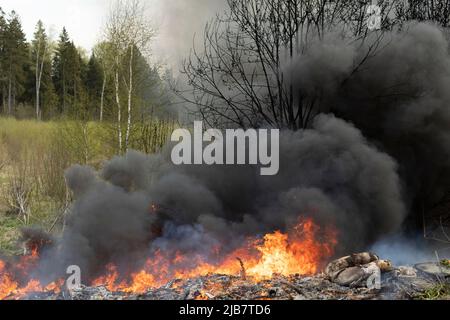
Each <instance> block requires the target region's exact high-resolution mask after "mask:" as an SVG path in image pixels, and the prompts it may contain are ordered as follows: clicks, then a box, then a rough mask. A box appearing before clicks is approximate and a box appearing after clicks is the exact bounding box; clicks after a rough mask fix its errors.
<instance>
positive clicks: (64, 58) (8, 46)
mask: <svg viewBox="0 0 450 320" xmlns="http://www.w3.org/2000/svg"><path fill="white" fill-rule="evenodd" d="M127 6H128V4H126V5H125V4H120V3H119V5H118V6H117V7H116V9H115V11H112V12H111V19H110V22H109V24H108V26H107V27H106V29H107V30H106V31H107V34H108V36H107V37H106V38H105V39H104V40H103V41H102V42H100V43H98V44H97V45H96V46H95V47H94V49H93V50H92V53H91V54H90V56H88V55H87V54H86V52H85V50H84V49H83V48H79V47H77V46H76V45H75V43H74V42H73V40H71V38H70V35H69V33H68V32H67V30H66V29H65V28H63V30H62V31H61V33H60V35H59V37H58V39H57V41H52V39H51V37H49V35H48V31H47V30H46V28H45V26H44V23H43V22H42V21H39V22H38V23H37V25H36V29H35V33H34V37H33V39H32V41H30V42H27V40H26V36H25V33H24V31H23V28H22V24H21V21H20V17H19V16H18V14H17V13H16V12H14V11H12V12H11V13H9V14H6V13H5V12H3V11H2V10H1V9H0V98H1V99H0V103H1V113H2V114H3V115H9V116H19V115H21V114H22V113H24V111H23V110H26V115H27V116H31V115H32V116H33V117H35V118H36V119H38V120H42V119H44V120H46V119H53V118H55V117H60V116H64V117H69V118H77V119H78V118H82V119H92V120H100V121H103V120H104V119H107V118H108V117H109V118H112V117H114V118H115V117H116V116H117V115H116V113H117V112H115V111H114V110H112V109H114V108H113V105H116V106H115V107H116V108H117V105H119V106H120V104H118V103H117V102H118V101H120V100H121V99H123V100H124V101H126V104H127V108H126V110H127V111H129V110H130V109H131V105H134V104H136V105H141V106H142V109H148V107H149V106H148V105H147V106H146V105H145V104H146V103H148V102H149V101H150V100H152V98H153V101H152V103H157V104H161V102H160V100H161V95H158V93H161V92H157V91H158V90H161V86H162V80H161V78H160V76H159V74H158V67H157V66H151V65H150V64H149V63H148V61H147V59H146V56H144V53H143V50H144V49H145V46H146V45H148V43H149V41H150V39H151V37H152V36H153V33H152V32H143V31H144V30H143V29H138V26H137V25H136V30H134V32H135V34H134V35H133V34H128V39H125V36H126V35H125V33H126V32H129V33H130V32H132V31H131V30H130V26H129V24H130V23H133V22H135V21H136V20H132V19H131V20H132V21H131V22H130V21H129V20H130V19H129V17H128V16H126V15H128V14H134V15H136V14H137V12H136V11H135V12H126V11H127V10H128V11H130V10H131V9H130V8H132V7H128V9H127ZM134 10H136V8H134ZM121 15H122V16H121ZM114 19H115V20H114ZM121 19H122V20H121ZM140 23H141V25H142V26H143V25H144V22H143V20H141V22H140ZM127 24H128V25H127ZM130 79H131V80H130ZM117 82H119V83H118V84H117ZM155 100H159V101H156V102H155ZM108 107H109V108H108ZM27 108H28V109H27ZM31 110H32V111H31ZM141 111H143V110H141ZM131 116H132V113H131V112H127V114H126V115H125V118H128V117H131ZM130 122H131V121H130ZM128 134H129V133H128Z"/></svg>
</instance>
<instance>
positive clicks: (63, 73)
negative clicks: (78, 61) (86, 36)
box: [53, 28, 71, 113]
mask: <svg viewBox="0 0 450 320" xmlns="http://www.w3.org/2000/svg"><path fill="white" fill-rule="evenodd" d="M70 46H71V42H70V39H69V34H68V33H67V30H66V28H63V30H62V33H61V35H60V37H59V42H58V45H57V49H56V53H55V57H54V59H53V83H54V86H55V90H56V93H57V95H58V99H59V111H60V112H61V113H65V112H66V111H67V106H68V104H69V101H68V89H69V88H68V83H69V76H68V74H69V72H68V71H69V62H70V61H69V57H68V56H69V51H70Z"/></svg>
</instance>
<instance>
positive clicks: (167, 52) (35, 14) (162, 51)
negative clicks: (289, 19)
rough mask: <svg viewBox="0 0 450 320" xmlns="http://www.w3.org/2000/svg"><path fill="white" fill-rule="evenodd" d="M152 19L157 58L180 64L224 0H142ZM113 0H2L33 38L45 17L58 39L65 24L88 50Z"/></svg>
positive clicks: (77, 42)
mask: <svg viewBox="0 0 450 320" xmlns="http://www.w3.org/2000/svg"><path fill="white" fill-rule="evenodd" d="M142 1H143V2H144V3H145V6H146V9H147V11H148V16H149V21H151V23H152V25H153V26H154V27H155V28H156V29H157V30H158V33H157V34H158V36H157V38H156V39H155V41H154V43H153V53H154V55H155V57H156V58H157V60H158V61H160V62H163V63H167V64H172V65H174V66H175V65H177V64H179V63H180V61H181V60H182V59H183V57H185V56H186V55H187V54H188V53H189V50H190V48H191V47H192V43H193V37H194V35H195V34H199V33H201V32H202V30H203V27H204V25H205V23H206V22H208V20H210V19H211V18H212V17H214V15H215V13H216V12H217V11H218V10H220V9H221V8H222V7H223V6H224V3H225V1H224V0H142ZM112 4H113V0H1V2H0V7H2V9H3V10H4V11H6V12H10V11H11V10H15V11H16V12H17V13H18V14H19V16H20V17H21V21H22V25H23V29H24V31H25V33H26V34H27V38H28V39H29V40H31V39H32V37H33V33H34V30H35V26H36V23H37V21H38V20H39V19H40V20H42V21H43V23H44V25H45V26H46V28H47V30H49V32H48V33H49V34H50V35H51V36H52V37H53V39H57V38H58V36H59V34H60V32H61V30H62V28H63V27H64V26H65V27H66V29H67V31H68V33H69V36H70V37H71V39H73V40H74V42H75V44H76V45H77V46H81V47H83V48H85V49H86V50H88V51H89V50H90V49H92V47H93V45H94V44H95V43H96V42H97V41H98V40H99V39H100V38H101V35H102V27H103V26H104V24H105V22H106V19H107V16H108V11H109V9H110V7H111V5H112Z"/></svg>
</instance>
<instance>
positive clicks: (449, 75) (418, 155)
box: [289, 22, 450, 229]
mask: <svg viewBox="0 0 450 320" xmlns="http://www.w3.org/2000/svg"><path fill="white" fill-rule="evenodd" d="M379 36H380V34H379V33H373V34H371V35H369V36H368V38H367V39H364V41H363V42H359V41H356V42H352V43H345V42H342V41H338V40H337V39H339V37H338V36H336V35H330V37H328V38H327V39H325V40H324V41H321V42H318V43H316V44H315V45H313V46H312V47H311V48H310V50H309V51H308V52H307V53H306V54H305V55H304V56H300V57H299V59H298V60H297V61H295V62H294V63H292V64H290V65H289V68H290V69H289V72H292V73H293V74H294V75H295V79H294V85H295V87H296V88H298V89H299V91H301V92H303V93H304V94H307V95H309V96H315V97H320V98H321V99H322V104H321V106H320V108H321V110H322V111H323V112H332V113H334V114H335V115H336V116H338V117H340V118H342V119H345V120H346V121H350V122H351V123H353V124H354V125H355V126H356V127H357V128H358V129H360V130H361V132H362V134H363V135H364V136H365V137H366V138H367V139H368V140H369V141H371V142H372V143H374V144H375V145H377V146H378V147H379V149H380V150H382V151H383V152H385V153H387V154H389V155H390V156H392V157H393V158H394V159H396V161H397V163H398V164H399V174H400V176H401V179H402V189H403V191H404V194H403V196H404V199H405V201H406V204H407V209H408V211H409V212H411V215H410V218H411V220H412V221H413V222H414V220H415V223H412V227H413V229H415V228H417V227H418V226H420V225H421V223H422V214H423V213H424V212H425V213H426V212H427V211H429V210H430V209H431V208H432V207H433V206H434V205H435V204H436V203H438V202H439V201H440V200H441V199H442V198H443V197H444V196H445V195H446V194H448V193H449V190H450V161H449V159H450V90H449V88H450V55H449V43H448V41H447V40H446V37H445V33H444V31H442V30H441V29H440V28H438V27H436V26H433V25H431V24H424V23H420V24H418V23H413V22H411V23H409V24H407V25H405V26H404V27H403V30H401V31H399V30H394V31H392V32H386V33H384V34H383V36H382V37H381V38H379ZM410 226H411V224H410Z"/></svg>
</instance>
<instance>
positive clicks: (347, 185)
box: [43, 115, 405, 276]
mask: <svg viewBox="0 0 450 320" xmlns="http://www.w3.org/2000/svg"><path fill="white" fill-rule="evenodd" d="M170 151H171V149H170V147H167V149H166V150H165V151H164V152H163V153H162V154H158V155H144V154H141V153H138V152H133V151H131V152H129V153H127V154H126V155H125V156H123V157H116V158H114V159H112V160H111V161H109V162H108V163H106V164H105V166H104V168H103V170H102V171H101V172H98V173H96V172H94V170H93V169H91V168H89V167H81V166H75V167H73V168H71V169H69V170H68V171H67V173H66V179H67V182H68V185H69V186H70V187H71V188H72V189H73V191H74V193H75V196H76V200H75V202H74V204H73V207H72V209H71V212H70V216H69V218H68V222H67V225H66V228H65V232H64V234H63V236H62V238H61V239H60V240H59V243H58V245H57V246H56V247H55V248H54V249H53V250H51V251H50V252H48V253H47V256H48V259H45V260H47V262H46V263H45V266H44V267H43V270H47V271H48V269H47V268H48V267H49V264H48V261H50V264H51V265H52V266H53V268H55V267H56V270H58V268H64V266H67V265H73V264H76V265H79V266H80V267H81V268H82V270H83V272H84V273H85V275H89V276H94V275H96V274H98V273H101V272H102V271H103V270H104V267H105V266H106V265H108V264H109V263H114V264H115V265H118V266H119V267H120V266H123V267H124V268H133V267H135V268H138V267H139V265H140V264H142V263H143V259H145V258H147V257H149V256H151V254H152V253H153V252H155V251H156V250H162V251H163V252H166V253H167V252H175V251H180V252H183V253H185V254H190V255H194V254H195V255H201V254H204V255H205V256H206V258H207V255H208V254H209V253H211V252H212V251H213V250H212V248H213V247H214V246H216V245H217V244H222V247H223V252H224V253H226V252H227V251H230V250H233V249H235V248H236V247H238V246H241V245H242V244H243V242H244V240H245V239H246V238H247V237H248V236H260V235H264V234H265V233H268V232H273V231H274V230H283V231H286V230H289V229H291V228H292V227H294V226H295V225H296V224H297V223H298V219H299V218H300V217H311V218H313V219H314V220H315V221H316V222H317V223H318V224H320V225H323V226H327V225H333V226H336V227H337V229H338V230H339V250H340V251H341V252H343V251H344V250H358V249H362V248H363V247H364V246H365V245H366V244H368V243H371V242H373V241H375V240H376V239H377V238H378V237H379V236H380V235H383V234H388V233H390V232H393V231H395V230H397V229H398V228H399V227H400V226H401V224H402V222H403V219H404V217H405V208H404V205H403V202H402V199H401V189H400V183H399V179H398V176H397V165H396V163H395V161H394V160H393V159H392V158H391V157H389V156H388V155H386V154H384V153H382V152H380V151H379V150H377V148H375V147H374V146H373V145H371V144H370V143H368V141H367V140H366V139H365V138H364V137H363V136H362V134H361V133H360V131H359V130H358V129H356V128H355V127H354V126H352V125H351V124H349V123H347V122H345V121H342V120H340V119H337V118H335V117H333V116H326V115H323V116H319V117H317V119H316V120H315V122H314V126H313V128H312V129H311V130H305V131H299V132H291V131H283V132H282V134H281V138H280V152H281V157H280V172H279V174H278V175H276V176H273V177H271V176H261V175H260V170H259V168H257V167H256V166H174V165H172V163H171V160H170ZM152 205H157V206H158V208H160V209H159V210H158V211H157V212H154V210H153V207H152Z"/></svg>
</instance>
